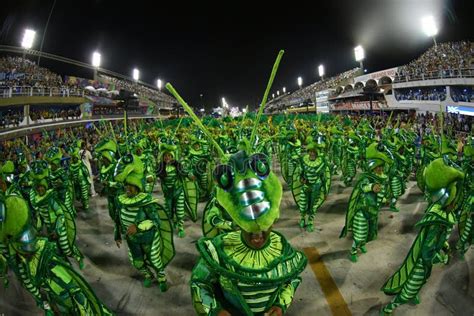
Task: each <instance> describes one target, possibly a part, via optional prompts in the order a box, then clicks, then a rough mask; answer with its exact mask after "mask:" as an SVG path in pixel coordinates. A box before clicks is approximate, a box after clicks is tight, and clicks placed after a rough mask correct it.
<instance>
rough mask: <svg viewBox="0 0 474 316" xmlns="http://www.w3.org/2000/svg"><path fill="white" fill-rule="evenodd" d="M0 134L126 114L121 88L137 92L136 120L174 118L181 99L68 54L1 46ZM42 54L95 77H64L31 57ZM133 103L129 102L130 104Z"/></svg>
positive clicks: (130, 111)
mask: <svg viewBox="0 0 474 316" xmlns="http://www.w3.org/2000/svg"><path fill="white" fill-rule="evenodd" d="M0 54H1V55H2V56H3V57H0V130H1V132H0V138H3V137H6V135H9V136H11V135H12V133H18V132H19V131H20V130H22V131H30V130H32V128H36V127H38V126H43V127H45V126H49V127H52V126H54V127H55V128H57V127H58V126H57V124H63V125H64V124H66V125H67V124H72V123H84V121H92V120H95V119H100V118H104V117H105V118H108V119H120V118H122V117H123V111H124V109H125V108H124V105H125V103H124V100H123V98H121V91H122V92H123V91H130V92H131V93H133V95H134V97H135V99H136V102H134V103H133V104H131V105H128V108H127V112H128V114H129V117H130V118H131V119H134V118H153V117H169V116H172V115H174V113H176V112H177V113H178V115H179V108H178V103H177V101H176V100H175V99H174V98H173V97H171V96H169V95H167V94H165V93H164V92H162V91H160V90H159V89H158V88H157V87H155V86H152V85H149V84H147V83H145V82H142V81H138V80H133V79H132V78H130V77H127V76H124V75H121V74H118V73H115V72H113V71H110V70H106V69H103V68H95V67H94V66H92V65H89V64H86V63H83V62H80V61H75V60H72V59H69V58H65V57H62V56H57V55H52V54H49V53H43V52H39V51H35V50H28V51H26V52H25V50H24V49H22V48H19V47H11V46H0ZM25 55H28V57H36V56H41V57H42V58H46V59H51V60H54V61H56V62H59V63H66V64H69V65H73V66H78V67H83V68H87V69H91V70H93V71H94V78H93V79H90V78H81V77H76V76H70V75H59V74H57V73H54V72H53V71H51V70H49V69H47V68H44V67H39V66H38V65H36V64H35V63H34V62H33V61H32V60H30V59H28V58H26V57H25ZM127 104H128V103H127Z"/></svg>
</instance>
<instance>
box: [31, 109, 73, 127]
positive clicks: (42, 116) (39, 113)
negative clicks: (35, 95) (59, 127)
mask: <svg viewBox="0 0 474 316" xmlns="http://www.w3.org/2000/svg"><path fill="white" fill-rule="evenodd" d="M80 116H81V110H80V109H79V106H70V107H48V108H41V109H30V119H31V120H32V121H33V123H34V124H37V123H40V122H42V121H45V120H52V121H59V120H77V119H79V118H80Z"/></svg>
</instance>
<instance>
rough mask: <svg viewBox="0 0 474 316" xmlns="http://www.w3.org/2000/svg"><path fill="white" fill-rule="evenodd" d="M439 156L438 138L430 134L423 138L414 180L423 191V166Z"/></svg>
mask: <svg viewBox="0 0 474 316" xmlns="http://www.w3.org/2000/svg"><path fill="white" fill-rule="evenodd" d="M439 157H440V144H439V141H438V139H437V138H436V137H435V136H434V135H433V134H430V135H428V136H427V137H426V138H424V139H423V142H422V147H421V150H420V165H419V166H418V168H417V170H416V182H417V185H418V187H419V188H420V190H421V191H422V192H425V182H424V181H425V177H424V171H425V168H426V167H427V166H428V165H429V164H430V163H431V162H432V161H433V160H435V159H437V158H439Z"/></svg>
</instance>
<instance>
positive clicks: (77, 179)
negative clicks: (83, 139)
mask: <svg viewBox="0 0 474 316" xmlns="http://www.w3.org/2000/svg"><path fill="white" fill-rule="evenodd" d="M69 174H70V176H71V180H72V186H73V190H74V194H75V197H76V199H78V198H79V199H80V200H81V203H82V208H83V209H84V210H85V211H88V210H89V194H90V190H91V184H90V182H89V171H88V170H87V167H86V166H85V165H84V163H83V162H82V160H81V159H78V158H77V157H73V158H72V162H71V164H70V165H69Z"/></svg>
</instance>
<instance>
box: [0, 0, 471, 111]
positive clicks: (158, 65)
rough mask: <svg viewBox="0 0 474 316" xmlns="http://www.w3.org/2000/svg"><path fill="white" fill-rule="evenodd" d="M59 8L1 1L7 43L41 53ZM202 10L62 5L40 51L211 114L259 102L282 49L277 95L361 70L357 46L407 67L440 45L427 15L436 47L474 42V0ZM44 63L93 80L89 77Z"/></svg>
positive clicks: (373, 0) (181, 5) (1, 32)
mask: <svg viewBox="0 0 474 316" xmlns="http://www.w3.org/2000/svg"><path fill="white" fill-rule="evenodd" d="M53 2H54V0H41V1H39V0H36V1H33V0H25V1H23V0H12V1H10V0H6V1H5V0H3V1H2V9H1V13H0V27H1V29H0V44H7V45H16V46H19V44H20V40H21V37H22V33H23V30H24V29H25V28H27V27H29V28H33V29H35V30H36V31H37V39H36V42H35V44H34V48H35V49H39V46H40V41H41V37H42V33H43V30H44V27H45V24H46V21H47V19H48V15H49V12H50V9H51V6H52V4H53ZM196 3H197V2H196ZM199 3H200V5H199V6H197V5H196V4H194V5H192V6H190V5H188V4H185V2H184V1H173V2H169V3H166V2H161V1H147V2H146V3H145V1H126V2H124V3H123V4H122V2H119V1H102V0H96V1H65V0H57V2H56V5H55V8H54V11H53V13H52V16H51V20H50V23H49V27H48V30H47V34H46V37H45V40H44V46H43V51H45V52H49V53H53V54H58V55H61V56H66V57H69V58H73V59H77V60H80V61H84V62H90V60H91V54H92V52H93V51H94V50H97V51H100V52H101V54H102V60H103V62H102V66H103V68H106V69H110V70H113V71H116V72H119V73H122V74H126V75H131V72H132V69H133V68H134V67H137V68H139V69H140V76H141V78H140V79H141V80H143V81H145V82H148V83H151V84H154V83H156V79H157V78H161V79H162V80H164V81H169V82H171V83H173V85H174V86H175V87H176V88H177V89H178V91H179V92H180V93H181V94H182V95H183V96H184V98H185V99H186V100H187V101H188V102H189V103H191V104H192V105H194V106H195V107H200V105H201V104H204V105H205V106H206V108H208V109H209V108H210V107H211V106H217V105H220V100H221V98H222V97H225V98H226V101H227V102H228V103H229V104H230V105H236V106H240V107H243V106H245V105H246V104H249V105H251V106H254V105H255V104H257V103H259V102H260V101H261V98H262V95H263V92H264V89H265V86H266V83H267V80H268V76H269V74H270V71H271V67H272V65H273V62H274V59H275V57H276V55H277V53H278V50H279V49H285V51H286V53H285V56H284V57H283V61H282V63H281V66H280V70H279V73H278V75H277V78H276V80H275V83H274V89H273V90H272V92H276V90H277V89H280V91H281V88H282V87H283V86H286V88H287V90H289V91H293V90H295V89H296V88H297V83H296V78H297V77H298V76H302V77H303V81H304V85H307V84H309V83H312V82H314V81H316V80H319V78H318V77H317V67H318V65H319V64H321V63H322V64H324V65H325V68H326V73H327V76H331V75H335V74H337V73H339V72H342V71H345V70H348V69H350V68H353V67H356V66H357V65H358V64H357V63H356V62H355V61H354V57H353V48H354V46H356V45H358V44H361V45H363V46H364V48H365V51H366V60H365V61H364V64H365V68H367V69H368V71H369V72H371V71H376V70H382V69H385V68H389V67H394V66H397V65H402V64H405V63H407V62H409V61H410V60H412V59H414V58H416V57H417V56H418V55H419V54H421V53H422V52H423V51H424V50H426V49H427V48H428V47H429V46H430V45H432V43H433V42H432V40H431V39H430V38H427V37H426V36H425V35H424V34H423V33H422V31H421V28H420V18H421V16H423V15H427V14H432V15H434V16H435V17H436V19H437V20H438V21H439V22H440V33H439V34H438V36H437V40H438V42H443V41H456V40H463V39H465V40H473V37H474V22H473V20H472V13H473V12H474V1H473V0H465V1H460V0H451V1H449V0H430V1H423V0H358V1H355V0H348V1H338V0H331V1H311V2H308V3H307V4H304V3H302V2H300V1H291V2H290V1H288V2H286V4H284V5H278V6H277V5H275V4H276V3H277V2H276V1H273V2H268V3H266V4H264V6H265V7H266V9H265V10H257V9H256V8H255V4H256V3H257V1H253V2H244V1H221V2H220V3H221V4H220V5H214V6H212V7H211V6H210V5H206V4H204V3H205V1H199ZM259 3H263V2H260V1H259ZM259 6H261V5H259ZM41 63H42V64H43V65H45V66H48V67H51V68H53V69H54V70H56V71H60V72H61V73H62V74H71V75H81V76H84V77H92V73H91V71H90V70H80V69H70V68H68V67H65V66H61V65H59V66H58V65H55V64H52V63H51V62H48V61H46V60H44V61H43V60H42V62H41ZM201 94H202V97H201V96H200V95H201Z"/></svg>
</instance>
